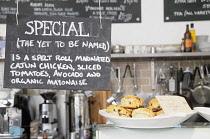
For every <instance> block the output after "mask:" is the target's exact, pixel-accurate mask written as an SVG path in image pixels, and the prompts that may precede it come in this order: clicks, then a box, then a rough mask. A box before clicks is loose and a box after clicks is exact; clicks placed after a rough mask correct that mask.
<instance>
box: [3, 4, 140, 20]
mask: <svg viewBox="0 0 210 139" xmlns="http://www.w3.org/2000/svg"><path fill="white" fill-rule="evenodd" d="M15 1H16V0H1V2H0V23H5V22H6V15H7V14H15V13H16V3H15ZM98 1H99V0H19V13H20V14H22V15H26V14H27V15H52V16H68V17H85V18H99V15H100V14H99V10H100V9H99V4H98ZM100 5H101V15H102V18H103V19H110V20H112V23H136V22H139V23H140V22H141V0H100Z"/></svg>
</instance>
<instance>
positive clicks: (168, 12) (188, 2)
mask: <svg viewBox="0 0 210 139" xmlns="http://www.w3.org/2000/svg"><path fill="white" fill-rule="evenodd" d="M199 20H210V0H164V21H165V22H173V21H199Z"/></svg>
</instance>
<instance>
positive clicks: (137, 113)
mask: <svg viewBox="0 0 210 139" xmlns="http://www.w3.org/2000/svg"><path fill="white" fill-rule="evenodd" d="M154 116H155V115H154V113H153V111H151V110H150V109H148V108H138V109H135V110H133V112H132V118H149V117H154Z"/></svg>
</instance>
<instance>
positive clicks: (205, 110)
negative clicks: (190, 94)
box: [194, 107, 210, 121]
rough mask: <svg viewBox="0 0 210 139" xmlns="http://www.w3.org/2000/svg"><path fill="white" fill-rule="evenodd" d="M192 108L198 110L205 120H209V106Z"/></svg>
mask: <svg viewBox="0 0 210 139" xmlns="http://www.w3.org/2000/svg"><path fill="white" fill-rule="evenodd" d="M194 110H196V111H197V112H198V114H199V115H201V116H202V117H203V118H205V119H206V120H208V121H210V108H207V107H195V108H194Z"/></svg>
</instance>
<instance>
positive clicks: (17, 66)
mask: <svg viewBox="0 0 210 139" xmlns="http://www.w3.org/2000/svg"><path fill="white" fill-rule="evenodd" d="M23 68H26V69H29V68H36V63H26V62H22V63H12V64H11V65H10V69H23Z"/></svg>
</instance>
